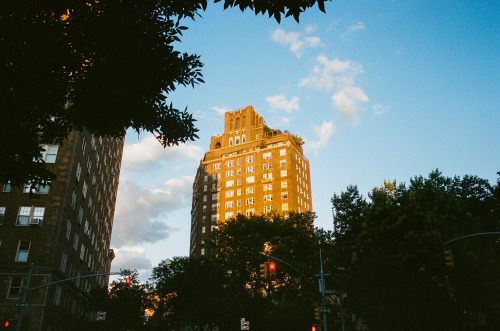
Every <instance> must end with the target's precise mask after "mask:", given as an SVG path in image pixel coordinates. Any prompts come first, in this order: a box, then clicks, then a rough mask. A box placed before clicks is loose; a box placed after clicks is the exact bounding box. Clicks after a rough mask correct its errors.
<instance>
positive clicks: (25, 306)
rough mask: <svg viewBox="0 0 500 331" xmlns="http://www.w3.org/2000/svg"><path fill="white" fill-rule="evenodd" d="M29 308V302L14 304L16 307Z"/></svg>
mask: <svg viewBox="0 0 500 331" xmlns="http://www.w3.org/2000/svg"><path fill="white" fill-rule="evenodd" d="M29 306H30V304H29V302H26V303H16V307H20V308H28V307H29Z"/></svg>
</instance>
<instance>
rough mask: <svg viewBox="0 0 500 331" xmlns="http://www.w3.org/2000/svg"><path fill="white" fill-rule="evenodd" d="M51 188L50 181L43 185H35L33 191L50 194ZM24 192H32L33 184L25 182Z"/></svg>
mask: <svg viewBox="0 0 500 331" xmlns="http://www.w3.org/2000/svg"><path fill="white" fill-rule="evenodd" d="M49 189H50V185H49V184H48V183H47V185H42V186H40V185H35V186H34V187H33V193H40V194H48V193H49ZM23 192H24V193H30V192H31V184H25V185H24V189H23Z"/></svg>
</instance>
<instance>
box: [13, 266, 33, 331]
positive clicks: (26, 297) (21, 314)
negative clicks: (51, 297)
mask: <svg viewBox="0 0 500 331" xmlns="http://www.w3.org/2000/svg"><path fill="white" fill-rule="evenodd" d="M33 267H34V264H33V262H31V263H30V268H29V270H28V279H27V280H26V289H25V290H24V293H23V302H22V304H23V306H22V307H21V310H20V312H19V319H18V320H17V327H16V331H21V325H22V324H23V315H24V309H25V308H26V301H27V300H28V291H29V288H30V282H31V275H32V274H33Z"/></svg>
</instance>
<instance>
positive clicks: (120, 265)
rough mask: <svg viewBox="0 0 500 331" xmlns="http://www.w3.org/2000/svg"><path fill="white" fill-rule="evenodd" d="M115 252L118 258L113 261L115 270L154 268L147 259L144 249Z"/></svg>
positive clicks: (123, 249)
mask: <svg viewBox="0 0 500 331" xmlns="http://www.w3.org/2000/svg"><path fill="white" fill-rule="evenodd" d="M114 251H115V255H116V257H115V259H114V260H113V270H116V271H118V270H120V269H132V270H133V269H137V270H151V269H152V268H153V265H152V263H151V260H149V259H148V258H146V249H145V248H144V247H127V248H117V249H115V250H114Z"/></svg>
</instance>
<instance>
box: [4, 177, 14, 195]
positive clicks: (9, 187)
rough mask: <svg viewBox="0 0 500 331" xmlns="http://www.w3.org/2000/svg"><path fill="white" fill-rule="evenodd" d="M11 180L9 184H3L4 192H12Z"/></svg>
mask: <svg viewBox="0 0 500 331" xmlns="http://www.w3.org/2000/svg"><path fill="white" fill-rule="evenodd" d="M11 188H12V187H11V185H10V180H9V181H7V183H5V184H3V192H10V190H11Z"/></svg>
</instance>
